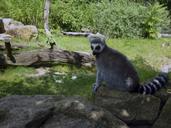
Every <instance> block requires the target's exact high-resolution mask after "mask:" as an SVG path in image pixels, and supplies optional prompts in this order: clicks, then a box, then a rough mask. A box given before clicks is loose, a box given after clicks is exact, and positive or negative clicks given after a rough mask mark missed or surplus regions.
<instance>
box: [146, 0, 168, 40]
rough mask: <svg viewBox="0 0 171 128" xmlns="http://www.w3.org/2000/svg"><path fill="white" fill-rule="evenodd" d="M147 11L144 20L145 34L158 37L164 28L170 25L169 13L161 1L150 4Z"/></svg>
mask: <svg viewBox="0 0 171 128" xmlns="http://www.w3.org/2000/svg"><path fill="white" fill-rule="evenodd" d="M146 12H147V13H146V15H145V19H144V22H143V27H144V32H145V33H144V36H145V37H149V38H156V37H158V35H159V32H160V31H161V30H162V28H165V27H167V26H169V22H170V21H169V17H168V15H169V13H168V11H166V8H165V7H163V6H162V5H160V4H159V3H154V4H150V5H149V6H148V8H147V11H146Z"/></svg>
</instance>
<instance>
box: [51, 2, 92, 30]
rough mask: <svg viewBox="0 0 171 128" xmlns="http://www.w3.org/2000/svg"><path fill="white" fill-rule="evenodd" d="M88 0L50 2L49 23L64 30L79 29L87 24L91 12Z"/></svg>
mask: <svg viewBox="0 0 171 128" xmlns="http://www.w3.org/2000/svg"><path fill="white" fill-rule="evenodd" d="M90 3H91V2H90V1H88V0H69V1H65V0H58V1H56V2H53V4H52V13H51V16H50V17H51V18H50V19H51V24H52V25H53V27H56V26H57V25H58V26H60V28H62V29H63V30H64V31H80V29H81V28H82V27H84V26H89V24H91V22H92V21H91V20H92V16H91V14H92V12H91V9H90V7H89V5H90Z"/></svg>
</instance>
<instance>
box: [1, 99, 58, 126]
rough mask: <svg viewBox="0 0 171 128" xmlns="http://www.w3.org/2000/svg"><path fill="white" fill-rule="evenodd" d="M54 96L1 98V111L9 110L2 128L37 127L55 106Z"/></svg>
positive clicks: (50, 113)
mask: <svg viewBox="0 0 171 128" xmlns="http://www.w3.org/2000/svg"><path fill="white" fill-rule="evenodd" d="M54 100H55V99H54V98H53V97H52V96H11V97H5V98H2V99H0V108H1V111H5V112H8V113H7V114H6V118H4V119H1V120H3V121H2V122H0V128H37V127H38V126H40V125H41V124H42V123H43V122H44V121H45V120H46V119H48V118H49V116H51V115H52V110H53V108H54V105H53V102H52V101H54Z"/></svg>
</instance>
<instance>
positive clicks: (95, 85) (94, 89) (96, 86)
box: [92, 83, 99, 93]
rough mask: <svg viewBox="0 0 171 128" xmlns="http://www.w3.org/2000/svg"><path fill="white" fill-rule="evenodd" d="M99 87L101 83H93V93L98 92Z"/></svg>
mask: <svg viewBox="0 0 171 128" xmlns="http://www.w3.org/2000/svg"><path fill="white" fill-rule="evenodd" d="M98 88H99V85H97V84H96V83H94V84H93V87H92V92H93V93H96V92H97V90H98Z"/></svg>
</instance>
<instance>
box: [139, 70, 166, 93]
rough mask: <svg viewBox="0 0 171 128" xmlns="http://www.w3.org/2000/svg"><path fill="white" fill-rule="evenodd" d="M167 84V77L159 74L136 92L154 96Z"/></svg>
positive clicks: (164, 74)
mask: <svg viewBox="0 0 171 128" xmlns="http://www.w3.org/2000/svg"><path fill="white" fill-rule="evenodd" d="M167 82H168V75H167V74H166V73H161V74H160V75H158V76H157V77H155V78H154V79H153V80H151V81H150V82H148V83H147V84H145V85H143V86H140V88H139V90H138V92H139V93H141V94H154V93H155V92H156V91H158V90H159V89H160V88H162V87H165V86H166V84H167Z"/></svg>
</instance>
